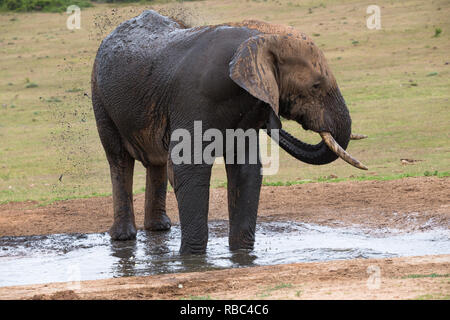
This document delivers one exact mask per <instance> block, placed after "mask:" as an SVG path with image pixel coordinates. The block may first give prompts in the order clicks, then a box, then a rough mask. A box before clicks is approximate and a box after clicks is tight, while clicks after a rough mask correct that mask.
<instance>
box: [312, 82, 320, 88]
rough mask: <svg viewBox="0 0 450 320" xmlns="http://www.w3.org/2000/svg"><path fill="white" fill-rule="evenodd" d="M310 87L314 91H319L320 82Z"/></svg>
mask: <svg viewBox="0 0 450 320" xmlns="http://www.w3.org/2000/svg"><path fill="white" fill-rule="evenodd" d="M312 87H313V89H314V90H317V89H319V88H320V82H316V83H314V84H313V86H312Z"/></svg>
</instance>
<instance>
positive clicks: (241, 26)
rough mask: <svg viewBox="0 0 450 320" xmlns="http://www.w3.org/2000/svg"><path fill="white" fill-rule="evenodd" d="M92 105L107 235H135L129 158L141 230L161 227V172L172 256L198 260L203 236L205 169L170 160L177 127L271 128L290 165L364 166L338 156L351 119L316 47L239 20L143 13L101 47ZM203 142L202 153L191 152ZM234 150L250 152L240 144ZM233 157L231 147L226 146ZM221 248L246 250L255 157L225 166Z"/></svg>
mask: <svg viewBox="0 0 450 320" xmlns="http://www.w3.org/2000/svg"><path fill="white" fill-rule="evenodd" d="M91 90H92V104H93V111H94V115H95V120H96V124H97V129H98V133H99V136H100V140H101V143H102V145H103V148H104V151H105V153H106V158H107V160H108V162H109V166H110V175H111V181H112V198H113V207H114V222H113V225H112V226H111V228H110V230H109V234H110V236H111V238H112V240H130V239H134V238H135V237H136V233H137V230H136V223H135V217H134V209H133V190H132V186H133V170H134V164H135V161H136V160H138V161H140V162H141V163H142V164H143V166H144V167H145V168H146V188H145V210H144V211H145V212H144V214H145V217H144V228H145V229H148V230H155V231H157V230H168V229H169V228H170V227H171V221H170V219H169V218H168V216H167V214H166V203H165V201H166V192H167V187H168V186H167V183H168V176H169V177H172V178H171V179H170V180H171V181H170V182H171V183H172V186H173V189H174V192H175V196H176V200H177V203H178V209H179V218H180V228H181V245H180V253H181V254H202V253H205V252H206V247H207V241H208V206H209V203H208V202H209V189H210V177H211V168H212V164H210V163H194V164H192V163H177V164H175V163H174V161H171V156H170V155H171V152H172V151H173V149H174V147H175V145H176V143H175V142H174V141H173V139H171V137H172V134H173V133H174V132H175V130H177V129H184V130H187V131H188V132H191V133H192V132H193V130H194V122H195V121H201V125H202V128H203V129H208V128H215V129H217V130H219V131H220V132H224V131H225V130H226V129H229V128H232V129H237V128H241V129H243V130H248V129H254V130H267V132H268V133H269V134H272V133H274V132H276V131H275V130H278V132H279V135H278V139H277V141H278V143H279V145H280V146H281V148H282V149H284V150H286V151H287V152H288V153H289V154H290V155H292V156H293V157H295V158H296V159H298V160H300V161H303V162H306V163H309V164H313V165H322V164H327V163H330V162H332V161H334V160H336V159H337V158H338V157H340V158H342V159H343V160H345V161H347V162H348V163H350V164H352V165H354V166H356V167H358V168H360V169H367V168H366V167H365V166H364V165H363V164H362V163H360V162H359V161H358V160H357V159H355V158H353V157H352V156H350V155H349V154H348V153H347V152H346V151H345V149H346V148H347V145H348V143H349V140H350V139H351V138H355V139H358V138H362V136H357V135H352V134H351V118H350V114H349V111H348V108H347V106H346V103H345V100H344V98H343V96H342V94H341V92H340V90H339V87H338V86H337V82H336V79H335V78H334V76H333V74H332V72H331V70H330V67H329V66H328V64H327V61H326V59H325V57H324V55H323V53H322V51H321V50H320V49H319V48H318V47H317V46H316V45H315V44H314V42H313V41H312V40H311V38H310V37H308V36H307V35H306V34H304V33H301V32H299V31H297V30H296V29H294V28H292V27H286V26H282V25H275V24H270V23H266V22H262V21H256V20H248V21H244V22H240V23H228V24H221V25H211V26H201V27H186V26H185V25H183V23H181V22H178V21H176V20H175V19H171V18H168V17H165V16H162V15H160V14H158V13H157V12H155V11H152V10H148V11H144V12H143V13H142V14H141V15H139V16H137V17H135V18H132V19H130V20H128V21H125V22H123V23H122V24H120V25H119V26H118V27H117V28H116V29H115V30H114V31H113V32H112V33H110V34H109V35H108V36H107V37H106V38H105V39H104V40H103V41H102V43H101V44H100V46H99V49H98V51H97V55H96V58H95V62H94V65H93V69H92V77H91ZM280 117H283V118H286V119H289V120H294V121H296V122H297V123H298V124H300V125H301V126H302V127H303V129H305V130H312V131H314V132H316V133H319V134H320V135H321V137H322V140H321V142H319V143H318V144H316V145H310V144H307V143H304V142H302V141H301V140H299V139H297V138H295V137H294V136H292V135H290V134H289V133H288V132H286V131H284V130H283V129H282V123H281V121H280ZM202 147H204V146H203V145H202ZM245 148H246V149H244V151H243V152H244V153H248V152H249V147H248V146H247V147H245ZM234 151H235V152H236V150H234ZM225 169H226V175H227V181H228V183H227V196H228V212H229V249H230V250H239V249H245V250H251V249H253V247H254V242H255V228H256V218H257V211H258V202H259V195H260V189H261V184H262V176H261V161H260V160H259V158H258V160H257V162H256V163H240V164H236V163H232V161H231V162H230V163H226V164H225Z"/></svg>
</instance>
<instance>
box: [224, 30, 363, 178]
mask: <svg viewBox="0 0 450 320" xmlns="http://www.w3.org/2000/svg"><path fill="white" fill-rule="evenodd" d="M230 77H231V78H232V79H233V81H234V82H236V83H237V84H238V85H239V86H241V87H242V88H243V89H245V90H246V91H248V92H249V93H250V94H251V95H253V96H254V97H256V98H258V99H259V100H261V101H263V102H265V103H266V104H268V105H270V106H271V108H272V110H273V113H272V119H271V125H269V129H270V128H271V129H274V128H276V127H277V126H278V128H281V122H280V120H279V116H280V115H281V116H283V117H284V118H287V119H291V120H295V121H296V122H298V123H299V124H300V125H302V127H303V128H304V129H305V130H312V131H315V132H317V133H319V134H320V135H321V137H322V141H321V142H320V143H318V144H316V145H310V144H307V143H304V142H301V141H300V140H298V139H296V138H295V137H293V136H291V135H290V134H289V133H287V132H286V131H284V130H281V131H280V140H279V144H280V146H281V147H282V148H283V149H284V150H286V151H287V152H288V153H289V154H291V155H292V156H294V157H295V158H297V159H299V160H301V161H304V162H306V163H310V164H326V163H330V162H332V161H334V160H335V159H337V157H338V156H339V157H341V158H342V159H344V160H345V161H347V162H348V163H350V164H352V165H354V166H356V167H358V168H360V169H367V168H366V167H365V166H364V165H363V164H361V163H360V162H359V161H358V160H356V159H354V158H352V157H351V156H350V155H349V154H348V153H347V152H346V151H345V150H344V149H345V148H347V145H348V143H349V140H350V137H351V119H350V115H349V111H348V109H347V106H346V104H345V101H344V98H343V97H342V94H341V92H340V91H339V88H338V86H337V83H336V80H335V78H334V76H333V74H332V72H331V70H330V68H329V66H328V64H327V62H326V60H325V57H324V55H323V53H322V52H321V50H320V49H319V48H318V47H317V46H316V45H315V44H314V43H313V42H312V40H311V39H310V38H309V37H307V36H306V35H304V34H302V33H298V32H296V33H295V34H294V33H286V32H285V33H283V34H280V33H278V34H270V33H265V34H261V35H257V36H254V37H252V38H249V39H248V40H246V41H245V42H244V43H242V44H241V45H240V46H239V48H238V49H237V51H236V53H235V55H234V57H233V59H232V61H231V62H230ZM268 131H269V132H270V130H268Z"/></svg>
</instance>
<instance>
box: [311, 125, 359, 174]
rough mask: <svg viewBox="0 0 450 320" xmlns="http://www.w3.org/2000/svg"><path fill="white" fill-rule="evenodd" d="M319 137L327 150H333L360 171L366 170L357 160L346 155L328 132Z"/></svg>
mask: <svg viewBox="0 0 450 320" xmlns="http://www.w3.org/2000/svg"><path fill="white" fill-rule="evenodd" d="M320 136H321V137H322V139H323V141H324V142H325V143H326V145H327V146H328V148H330V149H331V150H333V152H334V153H336V154H337V155H338V156H339V157H340V158H341V159H342V160H344V161H346V162H348V163H349V164H351V165H352V166H354V167H357V168H359V169H362V170H367V167H366V166H365V165H363V164H362V163H361V162H359V160H357V159H355V158H353V157H352V156H351V155H350V154H348V153H347V152H346V151H345V150H344V149H342V147H341V146H340V145H339V144H338V143H337V142H336V140H334V138H333V136H332V135H331V134H330V133H329V132H325V131H324V132H321V133H320Z"/></svg>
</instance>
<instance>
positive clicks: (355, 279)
mask: <svg viewBox="0 0 450 320" xmlns="http://www.w3.org/2000/svg"><path fill="white" fill-rule="evenodd" d="M373 268H379V270H380V273H379V275H380V277H379V279H380V282H379V286H377V283H376V280H375V281H373V278H370V274H369V273H368V270H373ZM449 270H450V255H438V256H422V257H408V258H393V259H380V260H377V259H356V260H341V261H330V262H319V263H298V264H287V265H276V266H265V267H253V268H241V269H226V270H220V271H208V272H193V273H179V274H164V275H157V276H147V277H129V278H115V279H106V280H95V281H83V282H81V283H80V285H79V287H78V288H76V287H71V286H75V285H74V284H71V283H52V284H40V285H31V286H17V287H3V288H0V298H1V299H64V300H66V299H183V298H185V299H449V298H450V279H449V278H450V276H449V274H448V272H449ZM432 274H436V275H438V276H431V275H432ZM419 275H420V276H419ZM421 276H422V277H421Z"/></svg>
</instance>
